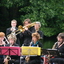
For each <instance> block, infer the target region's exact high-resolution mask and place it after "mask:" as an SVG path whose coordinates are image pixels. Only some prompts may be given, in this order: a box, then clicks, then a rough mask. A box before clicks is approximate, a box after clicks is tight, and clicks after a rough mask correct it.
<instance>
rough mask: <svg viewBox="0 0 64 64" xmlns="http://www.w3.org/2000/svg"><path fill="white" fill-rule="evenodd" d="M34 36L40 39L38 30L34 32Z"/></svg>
mask: <svg viewBox="0 0 64 64" xmlns="http://www.w3.org/2000/svg"><path fill="white" fill-rule="evenodd" d="M34 36H35V37H36V38H37V40H39V39H40V35H39V34H38V33H37V32H35V33H32V37H34Z"/></svg>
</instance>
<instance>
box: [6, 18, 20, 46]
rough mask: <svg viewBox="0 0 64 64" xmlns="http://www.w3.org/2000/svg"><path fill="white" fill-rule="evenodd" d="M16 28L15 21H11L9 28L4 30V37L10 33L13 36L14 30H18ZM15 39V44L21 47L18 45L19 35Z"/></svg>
mask: <svg viewBox="0 0 64 64" xmlns="http://www.w3.org/2000/svg"><path fill="white" fill-rule="evenodd" d="M16 26H17V21H16V20H15V19H13V20H12V21H11V27H10V28H7V29H6V36H8V35H9V34H11V33H12V34H13V35H16V34H15V32H14V31H15V30H18V28H17V27H16ZM16 37H17V41H16V43H17V44H18V45H19V46H21V45H20V34H18V35H16Z"/></svg>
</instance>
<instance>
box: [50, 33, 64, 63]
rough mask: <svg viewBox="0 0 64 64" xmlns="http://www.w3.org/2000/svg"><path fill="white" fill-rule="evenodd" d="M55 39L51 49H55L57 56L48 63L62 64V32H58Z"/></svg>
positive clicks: (63, 59) (63, 61) (63, 36)
mask: <svg viewBox="0 0 64 64" xmlns="http://www.w3.org/2000/svg"><path fill="white" fill-rule="evenodd" d="M57 40H58V41H57V42H56V43H55V44H54V46H53V49H57V50H58V51H59V53H58V56H55V57H54V58H51V59H50V61H49V63H50V64H64V33H59V34H58V36H57Z"/></svg>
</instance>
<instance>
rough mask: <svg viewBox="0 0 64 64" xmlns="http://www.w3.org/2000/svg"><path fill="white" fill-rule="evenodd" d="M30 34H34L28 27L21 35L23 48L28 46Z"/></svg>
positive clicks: (30, 38)
mask: <svg viewBox="0 0 64 64" xmlns="http://www.w3.org/2000/svg"><path fill="white" fill-rule="evenodd" d="M32 33H34V27H30V28H29V29H28V30H25V31H24V33H22V35H21V38H23V44H24V46H29V44H30V42H31V40H32Z"/></svg>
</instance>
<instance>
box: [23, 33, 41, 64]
mask: <svg viewBox="0 0 64 64" xmlns="http://www.w3.org/2000/svg"><path fill="white" fill-rule="evenodd" d="M39 39H40V35H39V34H38V33H33V34H32V43H31V44H30V46H32V47H42V43H40V42H39ZM25 59H26V62H25V63H24V64H40V63H41V57H40V56H26V58H25ZM27 61H28V62H27Z"/></svg>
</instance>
